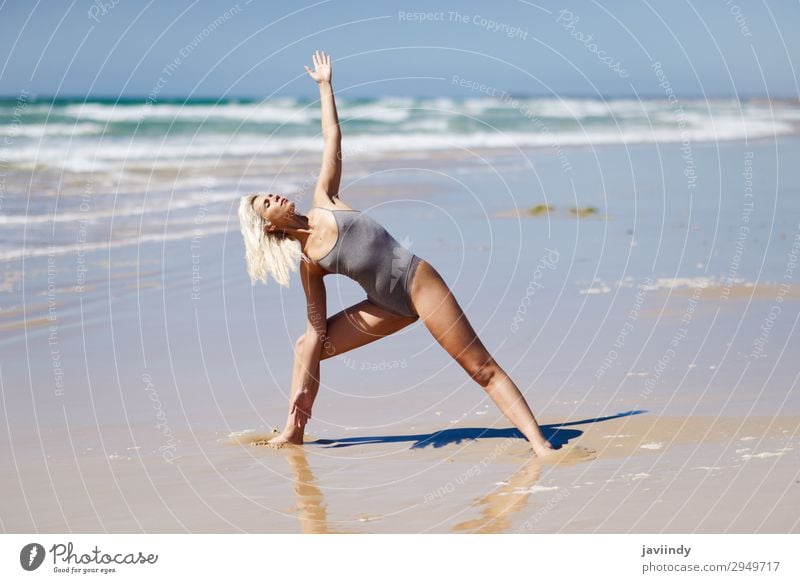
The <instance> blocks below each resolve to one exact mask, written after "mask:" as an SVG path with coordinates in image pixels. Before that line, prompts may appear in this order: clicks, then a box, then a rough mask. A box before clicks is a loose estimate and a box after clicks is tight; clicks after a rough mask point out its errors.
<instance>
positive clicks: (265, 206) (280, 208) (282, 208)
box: [253, 194, 294, 227]
mask: <svg viewBox="0 0 800 583" xmlns="http://www.w3.org/2000/svg"><path fill="white" fill-rule="evenodd" d="M253 208H254V209H255V210H256V212H257V213H258V214H259V215H261V217H262V218H264V219H266V220H268V221H269V222H270V223H272V226H273V227H282V226H284V225H287V224H289V222H290V221H291V219H292V217H293V216H294V203H293V202H291V201H290V200H289V199H288V198H286V197H285V196H281V195H279V194H260V195H258V196H257V197H256V198H255V199H254V200H253Z"/></svg>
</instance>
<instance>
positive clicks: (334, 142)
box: [239, 51, 554, 457]
mask: <svg viewBox="0 0 800 583" xmlns="http://www.w3.org/2000/svg"><path fill="white" fill-rule="evenodd" d="M312 59H313V62H314V70H313V71H312V70H311V69H310V68H309V67H308V66H306V67H305V69H306V71H307V72H308V74H309V76H310V77H311V78H312V79H313V80H314V81H316V83H317V85H319V91H320V101H321V104H322V136H323V139H324V143H325V146H324V152H323V155H322V168H321V170H320V175H319V178H318V180H317V184H316V189H315V190H314V201H313V204H314V206H313V208H312V209H311V210H309V211H308V213H307V214H306V215H302V214H297V213H296V212H295V205H294V203H293V202H291V201H289V200H288V199H287V198H286V197H284V196H281V195H278V194H261V195H254V194H251V195H247V196H244V197H242V200H241V204H240V206H239V219H240V221H241V229H242V235H243V237H244V242H245V249H246V258H247V268H248V273H249V274H250V278H251V280H252V282H253V284H255V282H256V281H257V280H260V281H262V282H264V283H266V282H267V276H268V275H271V276H272V277H273V278H275V280H276V281H278V283H280V284H281V285H283V286H288V282H289V273H290V271H295V270H296V264H297V262H298V261H299V263H300V277H301V280H302V283H303V289H304V291H305V294H306V300H307V314H308V318H307V327H306V332H305V333H304V334H303V335H302V336H301V337H300V338H298V340H297V343H296V345H295V360H294V370H293V373H292V387H291V399H290V408H289V416H288V418H287V422H286V427H285V429H284V430H283V432H282V433H281V434H280V435H278V436H276V437H275V438H273V439H271V440H270V441H269V444H270V445H273V446H282V445H286V444H302V443H303V430H304V428H305V425H306V423H307V422H308V420H309V419H310V417H311V407H312V405H313V403H314V398H315V397H316V395H317V391H318V389H319V376H320V364H319V363H320V361H321V360H324V359H326V358H330V357H332V356H335V355H339V354H343V353H345V352H347V351H349V350H353V349H354V348H358V347H359V346H364V345H365V344H368V343H369V342H372V341H374V340H377V339H378V338H384V337H385V336H388V335H390V334H392V333H394V332H397V331H398V330H400V329H402V328H405V327H406V326H408V325H409V324H411V323H413V322H416V321H417V320H418V319H420V318H421V319H422V322H423V323H424V324H425V326H426V327H427V328H428V330H430V332H431V334H433V336H434V338H436V340H437V341H438V342H439V343H440V344H441V345H442V347H443V348H444V349H445V350H446V351H447V352H448V353H449V354H450V355H451V356H452V357H453V358H454V359H455V360H456V361H457V362H458V363H459V364H460V365H461V366H462V367H463V368H464V370H466V371H467V373H468V374H469V375H470V376H471V377H472V378H473V379H474V380H475V381H476V382H477V383H478V384H479V385H480V386H481V387H483V388H484V389H485V390H486V392H487V393H488V394H489V396H490V397H491V398H492V400H493V401H494V402H495V403H496V404H497V406H498V407H499V408H500V410H501V411H502V412H503V413H504V414H505V416H506V417H508V419H509V420H510V421H511V422H512V423H513V424H514V425H516V427H517V428H518V429H519V430H520V431H521V432H522V433H523V434H524V435H525V437H526V438H527V439H528V441H529V442H530V443H531V445H532V446H533V451H534V452H535V453H536V455H537V456H539V457H542V456H545V455H548V454H550V453H551V452H553V451H554V449H553V447H552V446H551V445H550V443H549V442H548V441H547V440H546V439H545V438H544V436H543V435H542V432H541V430H540V429H539V425H538V424H537V422H536V419H535V418H534V416H533V413H531V410H530V408H529V407H528V404H527V403H526V402H525V399H524V397H523V396H522V394H521V393H520V391H519V389H517V387H516V385H515V384H514V383H513V381H512V380H511V379H510V378H509V377H508V375H507V374H506V373H505V371H503V369H502V368H500V366H499V365H498V364H497V362H496V361H495V360H494V358H492V356H491V355H490V354H489V352H488V351H487V350H486V348H485V347H484V346H483V344H482V343H481V341H480V339H479V338H478V336H477V335H476V334H475V331H474V330H473V329H472V326H471V325H470V323H469V321H468V320H467V317H466V316H465V315H464V313H463V312H462V311H461V307H460V306H459V305H458V302H456V299H455V297H453V294H452V293H451V292H450V289H449V288H448V287H447V284H446V283H445V282H444V280H443V279H442V277H441V276H440V275H439V273H438V272H437V271H436V270H435V269H434V268H433V266H431V265H430V264H429V263H428V262H427V261H425V260H423V259H420V258H419V257H417V256H416V255H414V254H412V253H411V252H410V251H408V250H407V249H405V248H403V247H402V246H400V244H399V243H398V242H397V241H396V240H395V239H394V238H393V237H392V236H391V235H389V233H387V232H386V230H385V229H383V227H381V226H380V225H379V224H378V223H377V222H375V221H374V220H373V219H371V218H370V217H368V216H366V215H362V214H361V213H360V212H359V211H357V210H355V209H353V208H351V207H349V206H348V205H347V204H346V203H344V202H343V201H342V200H341V198H340V197H339V182H340V180H341V176H342V162H341V160H342V156H341V132H340V129H339V120H338V117H337V113H336V103H335V101H334V97H333V88H332V86H331V58H330V55H326V54H325V53H324V52H320V51H317V52H316V53H315V54H314V55H313V57H312ZM330 273H339V274H343V275H347V276H348V277H351V278H353V279H354V280H356V281H357V282H358V283H359V284H360V285H361V286H362V287H363V288H364V289H365V291H366V292H367V299H365V300H363V301H361V302H359V303H357V304H355V305H353V306H350V307H349V308H347V309H345V310H343V311H341V312H339V313H338V314H336V315H334V316H331V317H330V318H328V317H326V313H327V312H326V297H325V284H324V281H323V278H324V277H325V276H326V275H328V274H330Z"/></svg>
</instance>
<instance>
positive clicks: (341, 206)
mask: <svg viewBox="0 0 800 583" xmlns="http://www.w3.org/2000/svg"><path fill="white" fill-rule="evenodd" d="M319 209H322V210H323V211H334V212H335V211H355V210H358V209H354V208H352V207H350V206H348V205H346V204H345V203H343V202H341V201H340V202H337V203H326V204H321V205H316V206H312V207H311V208H310V209H309V211H308V212H309V213H313V212H317V211H318V210H319Z"/></svg>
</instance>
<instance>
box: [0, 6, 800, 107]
mask: <svg viewBox="0 0 800 583" xmlns="http://www.w3.org/2000/svg"><path fill="white" fill-rule="evenodd" d="M115 2H116V4H115ZM564 10H567V12H563V11H564ZM416 13H425V15H424V16H421V15H416ZM798 24H800V3H798V2H797V1H789V0H785V1H784V0H779V1H775V2H768V3H767V2H745V1H744V0H738V1H737V2H732V1H728V0H709V1H703V2H701V1H695V2H687V1H684V0H675V1H672V2H656V1H655V0H648V1H647V2H642V1H638V0H630V1H627V2H623V1H608V0H606V1H604V2H579V1H575V2H559V3H555V2H539V3H535V2H529V1H527V0H526V1H518V0H498V1H496V2H490V3H487V2H472V1H461V2H458V1H444V2H440V1H434V2H430V1H429V2H424V1H411V2H406V1H400V2H389V1H383V0H375V1H370V2H345V1H343V0H330V1H324V2H318V3H316V4H315V3H314V2H306V0H301V1H299V2H298V1H296V0H295V1H288V0H280V1H269V2H264V1H261V2H260V1H259V0H252V1H251V2H250V3H248V2H247V0H239V1H238V2H233V1H224V2H208V1H205V2H203V1H197V0H177V1H170V2H168V3H167V2H161V3H156V2H142V1H133V0H91V1H90V0H75V1H72V2H69V1H63V2H61V1H58V0H52V1H49V2H22V1H16V2H13V1H12V2H8V1H6V2H5V3H3V4H2V7H0V55H2V62H1V63H0V94H2V95H5V96H12V97H13V96H14V95H17V94H19V93H20V92H21V91H27V92H29V93H31V94H34V95H60V96H78V97H84V96H87V95H90V96H91V95H94V96H110V97H118V96H129V97H135V96H147V95H148V94H150V93H151V92H153V91H156V90H157V91H158V93H159V95H160V96H162V97H166V96H173V97H186V96H209V97H222V96H229V97H242V96H249V97H259V98H262V97H267V96H271V95H290V96H311V95H313V92H314V87H313V85H311V84H310V81H309V80H308V79H307V78H306V77H304V75H305V73H304V71H303V65H304V64H306V63H308V64H310V53H311V52H312V51H313V50H314V49H324V50H326V51H328V52H330V53H331V54H332V55H333V57H334V66H335V69H334V71H335V77H334V85H335V87H336V89H337V91H338V92H339V93H340V94H342V93H344V94H346V95H347V96H349V97H372V96H379V95H424V96H464V97H467V96H474V95H475V92H474V91H472V92H471V91H470V90H469V89H467V88H465V87H464V86H463V85H459V83H458V80H465V81H468V82H470V83H473V82H474V83H483V84H486V85H487V86H490V87H496V88H499V89H501V90H504V91H509V92H513V93H516V94H528V95H558V96H568V95H587V96H598V95H603V96H605V97H608V96H623V95H630V96H634V95H636V94H638V95H640V96H663V95H664V86H663V85H662V86H659V83H661V84H663V83H665V82H667V83H668V84H669V86H670V87H671V88H672V89H674V90H675V92H676V93H678V94H679V95H681V96H687V97H688V96H703V95H707V96H720V95H723V96H729V95H741V96H753V95H771V96H774V97H797V96H798V83H799V81H798V79H797V74H796V73H798V72H800V63H797V61H798V58H797V57H798V55H800V41H798V35H797V34H796V29H797V25H798ZM590 35H591V36H590ZM655 62H658V63H660V67H659V68H660V71H661V74H660V75H658V74H656V69H657V68H656V67H654V66H653V64H654V63H655ZM796 64H797V65H798V67H795V65H796ZM795 69H797V70H795ZM454 80H455V82H454Z"/></svg>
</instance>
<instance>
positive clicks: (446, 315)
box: [411, 261, 555, 457]
mask: <svg viewBox="0 0 800 583" xmlns="http://www.w3.org/2000/svg"><path fill="white" fill-rule="evenodd" d="M411 302H412V304H413V306H414V309H415V310H416V311H417V313H418V314H419V316H420V318H421V319H422V321H423V322H424V324H425V326H426V327H427V328H428V330H430V332H431V334H432V335H433V337H434V338H436V340H437V341H438V342H439V344H441V346H442V348H444V349H445V350H446V351H447V353H448V354H450V356H452V357H453V358H454V359H455V360H456V361H457V362H458V363H459V364H460V365H461V366H462V368H463V369H464V370H465V371H466V372H467V374H469V375H470V377H472V378H473V379H474V380H475V381H476V382H477V383H478V384H479V385H480V386H482V387H483V388H484V389H485V390H486V392H487V393H488V394H489V396H490V397H491V398H492V400H493V401H494V402H495V404H496V405H497V406H498V407H499V408H500V410H501V411H502V412H503V414H504V415H505V416H506V417H508V419H509V420H510V421H511V422H512V423H513V424H514V425H516V427H517V429H519V430H520V431H521V432H522V433H523V435H525V437H527V438H528V441H529V442H530V444H531V446H532V447H533V451H534V452H535V453H536V455H537V456H539V457H542V456H545V455H548V454H549V453H552V452H553V451H555V450H554V449H553V447H552V446H551V445H550V442H548V441H547V439H545V437H544V435H542V431H541V429H540V428H539V424H538V423H537V422H536V418H535V417H534V416H533V413H532V412H531V410H530V407H528V403H527V402H526V401H525V397H523V396H522V393H521V392H520V391H519V389H518V388H517V386H516V385H515V384H514V381H512V380H511V378H510V377H509V376H508V375H507V374H506V372H505V371H504V370H503V369H502V368H500V365H499V364H497V362H496V361H495V359H494V358H492V355H491V354H489V352H488V351H487V350H486V347H485V346H484V345H483V343H482V342H481V340H480V338H478V335H477V334H476V333H475V330H474V329H473V328H472V326H471V325H470V323H469V320H467V317H466V315H465V314H464V312H463V311H462V310H461V306H459V305H458V302H457V301H456V298H455V297H454V296H453V294H452V293H451V292H450V288H449V287H448V286H447V284H446V283H445V281H444V279H442V277H441V275H439V272H438V271H436V269H434V268H433V266H432V265H430V264H429V263H428V262H427V261H421V262H420V264H419V266H418V267H417V271H416V274H415V275H414V280H413V281H412V285H411Z"/></svg>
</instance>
